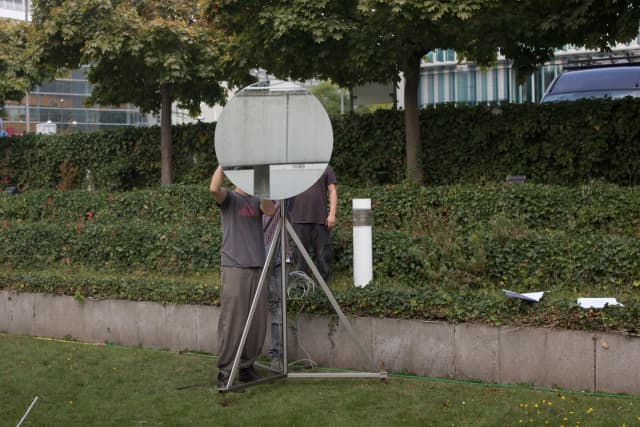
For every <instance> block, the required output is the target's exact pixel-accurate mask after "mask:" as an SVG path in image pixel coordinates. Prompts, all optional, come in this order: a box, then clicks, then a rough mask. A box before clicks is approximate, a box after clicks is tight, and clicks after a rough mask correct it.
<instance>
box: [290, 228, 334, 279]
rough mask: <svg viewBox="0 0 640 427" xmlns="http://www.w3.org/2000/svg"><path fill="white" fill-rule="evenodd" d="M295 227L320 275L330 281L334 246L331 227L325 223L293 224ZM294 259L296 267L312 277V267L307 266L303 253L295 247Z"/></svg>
mask: <svg viewBox="0 0 640 427" xmlns="http://www.w3.org/2000/svg"><path fill="white" fill-rule="evenodd" d="M292 225H293V229H294V230H295V232H296V234H297V235H298V237H299V238H300V241H301V242H302V246H304V247H305V249H306V250H307V252H309V255H311V259H312V260H313V261H314V262H315V264H316V267H317V268H318V272H320V276H322V278H323V279H324V281H325V283H329V278H330V276H331V267H332V265H333V248H332V247H331V238H330V236H329V229H328V228H327V226H326V225H324V224H292ZM293 261H294V262H295V264H296V269H298V270H301V271H304V272H305V273H307V274H309V275H310V276H311V277H313V275H311V269H309V267H308V266H307V263H306V262H305V260H304V258H303V257H302V254H301V253H300V251H299V250H298V248H297V247H295V250H294V252H293Z"/></svg>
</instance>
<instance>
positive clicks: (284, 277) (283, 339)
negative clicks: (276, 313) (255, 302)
mask: <svg viewBox="0 0 640 427" xmlns="http://www.w3.org/2000/svg"><path fill="white" fill-rule="evenodd" d="M286 220H287V218H286V201H285V200H281V201H280V222H279V224H278V226H279V227H280V230H279V231H280V304H281V309H280V314H281V315H282V319H281V322H280V327H281V328H282V330H281V331H280V343H281V344H282V348H281V349H280V351H281V352H282V373H283V374H284V375H287V370H288V365H289V361H288V358H287V348H289V347H288V345H287V331H288V328H287V286H288V280H289V272H288V271H287V270H288V266H287V248H286V244H287V230H286V229H285V225H284V224H285V221H286ZM276 235H277V234H276Z"/></svg>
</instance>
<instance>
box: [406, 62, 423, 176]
mask: <svg viewBox="0 0 640 427" xmlns="http://www.w3.org/2000/svg"><path fill="white" fill-rule="evenodd" d="M420 59H421V57H416V58H414V60H413V63H412V64H410V66H409V69H408V70H407V71H406V72H405V75H404V77H405V85H404V130H405V151H406V156H407V178H408V179H409V180H410V181H412V182H414V183H416V184H419V185H423V184H424V182H423V179H424V177H423V171H422V154H421V153H422V149H421V148H422V138H421V137H420V119H419V109H420V106H419V105H418V85H419V83H420Z"/></svg>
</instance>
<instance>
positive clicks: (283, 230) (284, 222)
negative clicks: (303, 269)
mask: <svg viewBox="0 0 640 427" xmlns="http://www.w3.org/2000/svg"><path fill="white" fill-rule="evenodd" d="M287 234H288V235H289V236H290V237H291V239H292V240H293V242H294V243H295V245H296V246H297V248H298V250H299V251H300V253H301V254H302V256H303V257H304V259H305V261H306V262H307V265H308V266H309V268H310V269H311V272H312V273H313V275H314V277H315V279H316V280H317V282H318V283H319V284H320V287H321V288H322V290H323V291H324V293H325V295H326V296H327V298H328V299H329V302H330V303H331V306H332V307H333V309H334V310H335V312H336V314H337V315H338V318H339V319H340V321H341V322H342V324H343V325H344V327H345V329H346V330H347V332H348V333H349V335H351V338H352V339H353V340H354V341H355V342H356V344H357V347H358V349H359V350H360V352H361V353H362V355H363V356H364V358H365V360H366V361H368V362H369V366H370V368H371V370H372V371H373V370H374V365H373V359H372V357H371V355H370V354H369V353H367V351H366V350H365V349H364V347H363V346H362V343H361V342H360V339H359V338H358V336H357V335H356V333H355V331H354V330H353V328H352V327H351V323H349V320H348V319H347V317H346V316H345V315H344V313H343V312H342V309H341V308H340V306H339V305H338V303H337V301H336V299H335V297H334V296H333V294H332V293H331V290H330V289H329V286H327V284H326V283H325V281H324V279H323V278H322V276H321V275H320V272H319V271H318V269H317V267H316V266H315V264H314V263H313V261H312V260H311V256H309V253H308V252H307V250H306V249H305V247H304V246H303V245H302V242H301V241H300V238H299V237H298V235H297V234H296V232H295V230H294V229H293V227H292V226H291V223H290V222H289V220H288V219H287V217H286V213H285V209H284V201H281V202H280V215H279V219H278V223H277V225H276V231H275V234H274V236H279V239H278V238H274V239H273V241H272V242H271V244H270V245H269V250H268V251H267V257H266V260H265V263H264V266H263V268H262V272H261V273H260V278H259V281H258V287H257V289H256V293H255V295H254V296H253V300H252V302H251V308H250V310H249V315H248V316H247V320H246V323H245V325H244V329H243V331H242V338H241V339H240V344H239V345H238V349H237V350H236V355H235V357H234V359H233V365H232V368H231V373H230V375H229V379H228V381H227V384H226V386H225V387H223V388H220V389H219V391H220V392H221V393H225V392H230V391H237V390H240V389H243V388H246V387H250V386H253V385H257V384H262V383H266V382H272V381H275V380H278V379H282V378H314V377H324V378H386V377H387V373H386V372H384V371H382V372H339V373H331V372H304V373H300V372H289V371H288V363H287V285H288V277H289V276H288V274H287V268H286V263H284V262H281V265H282V268H281V269H280V273H281V289H280V292H281V296H282V298H281V299H280V302H281V304H282V324H281V328H282V330H281V336H282V349H283V351H282V358H283V360H282V372H280V373H278V374H276V375H273V376H270V377H266V378H262V379H259V380H257V381H253V382H247V383H240V384H233V381H234V378H235V377H236V374H237V372H238V367H239V365H240V357H241V355H242V350H243V349H244V345H245V342H246V340H247V335H248V334H249V328H250V326H251V322H252V321H253V317H254V315H255V311H256V306H257V304H258V300H259V296H260V294H261V292H262V289H263V288H264V285H265V282H266V280H267V275H268V272H269V268H270V266H271V264H272V263H273V262H274V260H275V252H276V248H277V247H278V240H279V242H280V260H281V261H282V260H285V259H286V241H287Z"/></svg>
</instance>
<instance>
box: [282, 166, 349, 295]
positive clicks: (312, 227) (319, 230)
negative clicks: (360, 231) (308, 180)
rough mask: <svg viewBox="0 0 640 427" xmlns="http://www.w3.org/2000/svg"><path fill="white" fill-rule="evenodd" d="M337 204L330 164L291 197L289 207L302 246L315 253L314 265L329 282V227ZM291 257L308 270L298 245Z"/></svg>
mask: <svg viewBox="0 0 640 427" xmlns="http://www.w3.org/2000/svg"><path fill="white" fill-rule="evenodd" d="M327 202H328V204H329V211H328V212H327ZM337 206H338V190H337V187H336V176H335V174H334V173H333V168H332V167H331V166H327V168H326V169H325V171H324V173H323V174H322V176H321V177H320V179H318V181H316V183H315V184H313V185H312V186H311V187H310V188H309V189H307V190H306V191H305V192H303V193H301V194H299V195H297V196H295V197H294V198H293V200H292V202H291V208H290V210H289V218H290V221H291V225H292V226H293V229H294V230H295V232H296V234H297V235H298V237H299V238H300V241H301V242H302V244H303V246H304V247H305V249H306V250H307V251H308V252H309V253H310V254H311V253H313V254H314V256H315V262H316V267H317V268H318V271H319V272H320V276H322V279H324V281H325V283H328V282H329V278H330V276H331V267H332V264H333V248H332V247H331V239H330V236H329V230H330V229H331V228H332V227H333V226H334V225H335V224H336V209H337ZM293 258H294V262H295V264H296V268H297V269H298V270H301V271H304V272H306V273H309V267H308V266H307V263H306V262H305V260H304V258H303V257H302V254H300V252H299V251H298V250H297V248H296V251H294V253H293Z"/></svg>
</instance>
